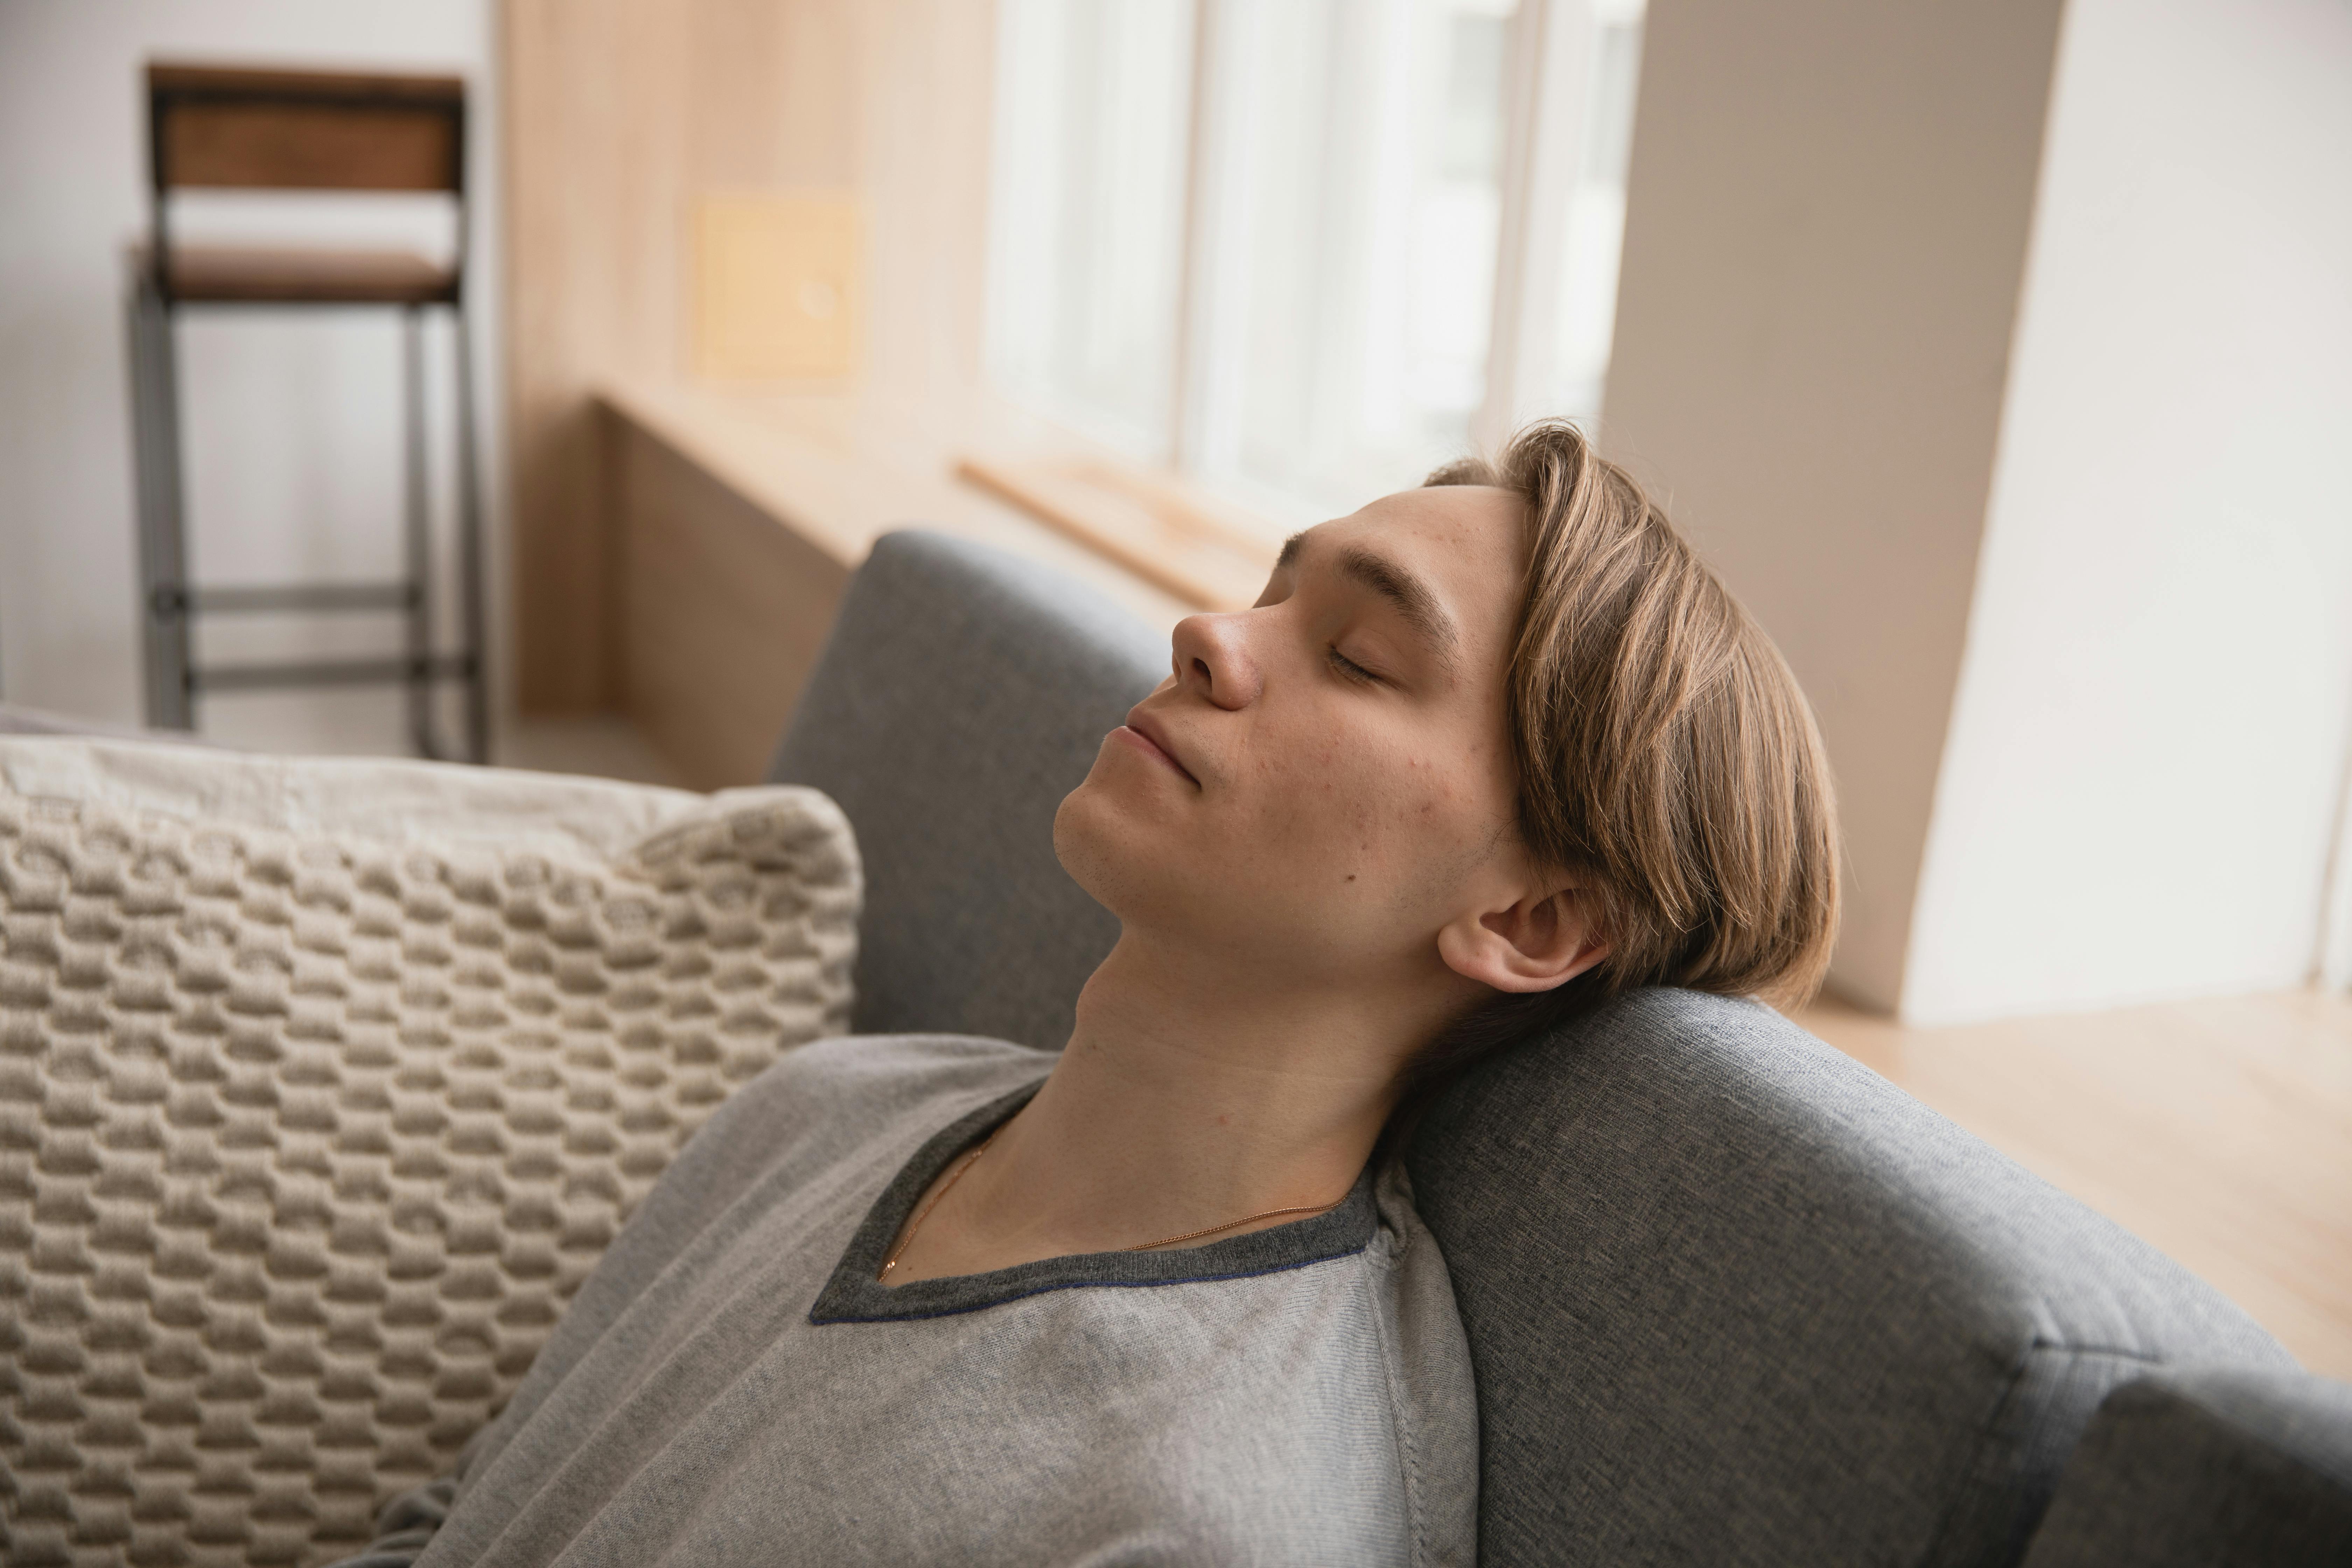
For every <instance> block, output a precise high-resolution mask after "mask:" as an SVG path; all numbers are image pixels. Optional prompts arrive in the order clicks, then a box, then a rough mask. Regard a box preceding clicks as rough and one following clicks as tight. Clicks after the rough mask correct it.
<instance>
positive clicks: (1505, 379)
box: [988, 0, 1612, 538]
mask: <svg viewBox="0 0 2352 1568" xmlns="http://www.w3.org/2000/svg"><path fill="white" fill-rule="evenodd" d="M1248 4H1250V0H1192V5H1191V10H1192V27H1191V40H1192V51H1191V58H1190V60H1189V61H1188V62H1187V65H1186V70H1187V72H1188V76H1189V91H1188V92H1187V93H1186V94H1185V95H1184V102H1185V104H1186V106H1187V107H1186V114H1187V116H1188V123H1187V125H1186V126H1185V127H1184V137H1183V141H1184V146H1185V168H1184V174H1183V189H1182V211H1181V219H1180V244H1181V258H1180V264H1179V267H1178V270H1177V279H1176V297H1175V301H1174V310H1175V321H1174V343H1173V349H1174V352H1173V353H1172V354H1171V365H1170V374H1171V376H1172V379H1173V385H1172V386H1171V388H1170V395H1169V397H1168V400H1167V403H1166V405H1165V406H1166V408H1167V426H1166V428H1165V429H1164V430H1163V431H1160V432H1158V433H1157V435H1158V437H1159V439H1158V440H1157V441H1156V442H1155V443H1154V445H1155V446H1156V447H1158V449H1159V450H1160V451H1162V452H1164V453H1165V454H1166V457H1165V458H1163V459H1161V460H1160V461H1158V462H1144V461H1142V460H1141V459H1138V458H1127V459H1126V460H1127V461H1129V462H1132V463H1135V464H1136V465H1137V466H1138V467H1140V468H1148V469H1150V470H1152V471H1154V472H1159V473H1162V474H1167V475H1171V476H1172V477H1173V478H1175V479H1178V480H1179V481H1181V482H1182V483H1185V484H1188V485H1191V486H1194V487H1198V488H1199V489H1202V490H1204V491H1207V492H1210V493H1213V494H1215V495H1218V496H1221V497H1223V498H1224V499H1226V500H1230V501H1233V502H1234V503H1237V504H1238V505H1240V506H1241V507H1243V508H1244V509H1246V511H1247V512H1248V513H1252V514H1255V515H1256V516H1258V517H1259V518H1260V519H1262V520H1263V521H1264V522H1265V524H1266V526H1267V528H1268V529H1269V530H1270V532H1269V534H1268V537H1269V538H1272V537H1276V536H1278V533H1279V532H1280V531H1286V530H1287V529H1288V528H1289V527H1292V526H1295V525H1296V524H1297V522H1298V521H1301V520H1302V519H1305V518H1306V517H1307V513H1308V512H1310V511H1312V510H1314V509H1313V507H1312V505H1311V503H1308V502H1307V501H1304V500H1301V499H1300V498H1298V497H1297V496H1293V495H1290V494H1288V493H1287V492H1285V491H1281V490H1279V489H1274V488H1272V487H1269V486H1266V485H1265V484H1263V483H1260V482H1255V481H1252V480H1251V479H1248V478H1247V477H1246V476H1245V475H1244V471H1243V468H1242V465H1241V463H1240V461H1239V460H1238V459H1239V428H1238V415H1239V410H1240V406H1241V398H1240V396H1239V395H1238V392H1237V390H1236V388H1237V377H1238V376H1239V374H1240V373H1241V364H1242V360H1243V342H1244V336H1243V334H1244V331H1245V321H1244V315H1243V312H1242V311H1240V310H1237V309H1233V308H1230V305H1229V301H1231V300H1235V299H1237V298H1239V297H1240V290H1241V289H1242V288H1243V287H1244V282H1243V279H1242V277H1241V275H1240V274H1241V268H1242V267H1243V266H1244V259H1243V258H1244V247H1241V246H1238V245H1235V244H1232V243H1228V242H1227V241H1228V239H1229V237H1230V235H1231V233H1232V231H1233V226H1234V222H1235V219H1234V213H1235V211H1236V210H1238V209H1240V208H1241V207H1242V206H1243V205H1244V204H1245V202H1246V200H1247V195H1248V191H1247V185H1246V182H1245V181H1244V179H1242V178H1241V177H1240V176H1239V175H1238V174H1236V170H1237V168H1238V166H1239V163H1240V159H1239V157H1238V149H1236V148H1235V147H1234V146H1232V145H1231V144H1230V140H1229V139H1230V138H1231V136H1232V135H1233V134H1234V121H1235V120H1236V118H1237V116H1236V115H1235V114H1234V112H1233V111H1232V110H1231V103H1232V100H1233V99H1234V96H1236V95H1237V94H1238V93H1239V92H1240V91H1242V90H1245V89H1244V87H1243V86H1242V85H1241V84H1238V83H1236V82H1234V81H1232V80H1230V79H1226V77H1225V75H1224V73H1226V72H1228V71H1230V70H1232V69H1233V68H1234V66H1233V62H1232V61H1231V60H1229V58H1227V52H1226V51H1223V50H1221V48H1220V47H1219V46H1220V43H1221V41H1222V40H1223V38H1224V37H1225V36H1226V34H1227V32H1228V30H1229V29H1231V28H1233V27H1234V26H1237V25H1239V17H1238V13H1239V11H1240V9H1241V7H1243V6H1245V5H1248ZM1611 8H1612V7H1608V6H1607V5H1606V4H1605V0H1603V4H1601V5H1596V4H1595V0H1519V4H1518V5H1517V8H1516V10H1515V11H1514V12H1513V14H1512V16H1511V17H1510V20H1509V23H1508V27H1509V33H1508V53H1507V62H1506V68H1505V73H1504V81H1503V101H1502V105H1501V109H1502V120H1503V144H1502V161H1501V169H1500V171H1499V182H1498V183H1499V190H1498V196H1499V214H1498V222H1497V233H1496V262H1495V278H1494V289H1493V303H1492V307H1491V310H1490V318H1489V321H1488V326H1487V342H1486V366H1485V370H1484V373H1483V379H1484V390H1483V395H1482V396H1481V397H1480V399H1479V400H1478V402H1477V404H1476V405H1475V410H1474V412H1473V414H1472V417H1471V426H1470V437H1471V441H1472V443H1473V445H1474V446H1475V447H1480V448H1482V449H1488V450H1491V449H1493V448H1495V447H1498V446H1500V445H1501V443H1502V442H1503V441H1504V440H1505V439H1506V438H1507V437H1508V436H1509V434H1510V432H1511V431H1512V430H1514V429H1516V428H1517V426H1518V425H1519V424H1521V423H1523V422H1524V421H1525V420H1527V419H1528V418H1531V417H1533V416H1536V415H1538V414H1539V413H1542V412H1546V411H1547V409H1546V405H1547V404H1548V403H1549V400H1550V398H1551V395H1552V393H1553V389H1554V386H1555V375H1554V373H1555V369H1556V353H1555V351H1556V339H1557V335H1558V334H1557V331H1556V326H1557V319H1558V312H1559V299H1560V295H1561V292H1562V286H1563V268H1564V267H1565V265H1566V260H1567V250H1568V228H1569V221H1570V206H1571V205H1572V202H1573V198H1574V196H1575V194H1576V192H1577V189H1578V186H1579V171H1580V168H1581V166H1582V163H1583V157H1584V152H1585V149H1584V145H1583V143H1584V140H1585V138H1586V136H1587V134H1588V133H1589V131H1590V129H1591V127H1590V120H1591V113H1590V110H1591V103H1590V99H1591V87H1592V80H1593V71H1594V66H1595V61H1594V55H1595V52H1596V47H1597V44H1598V41H1599V37H1600V33H1601V27H1602V26H1604V25H1605V23H1604V21H1603V19H1602V18H1601V16H1600V15H1598V13H1600V12H1601V11H1602V10H1604V9H1611ZM1241 68H1244V69H1246V68H1247V66H1246V64H1245V63H1244V65H1243V66H1242V67H1241ZM992 177H993V176H992ZM991 253H992V257H993V254H994V247H993V245H992V247H991ZM988 330H989V331H994V330H995V322H994V321H993V320H992V321H991V322H990V323H989V329H988ZM990 357H991V358H993V357H994V356H993V355H991V356H990ZM990 379H991V382H992V386H991V390H992V392H993V393H994V394H996V395H1000V396H1002V397H1004V398H1005V399H1007V400H1008V401H1010V402H1012V403H1013V404H1015V405H1022V406H1024V407H1025V408H1027V409H1028V410H1029V411H1031V412H1032V413H1033V414H1034V416H1038V417H1042V418H1044V419H1046V420H1048V421H1049V422H1051V423H1054V424H1056V425H1060V426H1065V427H1066V428H1068V429H1070V431H1071V433H1072V434H1073V435H1076V436H1078V437H1080V438H1081V439H1087V440H1088V442H1089V444H1090V445H1091V444H1096V443H1095V441H1094V439H1093V438H1092V437H1087V436H1086V435H1085V422H1084V421H1083V420H1078V419H1074V418H1072V417H1071V416H1070V415H1071V411H1070V410H1068V409H1066V408H1064V407H1061V406H1059V405H1062V404H1064V403H1066V398H1061V397H1054V398H1051V399H1047V398H1044V397H1041V396H1038V395H1034V394H1032V393H1030V392H1029V391H1027V390H1026V389H1022V388H1015V387H1013V386H1009V385H1005V384H1003V383H1001V382H998V381H996V379H995V377H994V376H993V375H991V377H990ZM1574 412H1579V413H1581V414H1583V415H1584V416H1585V417H1586V418H1587V419H1589V420H1592V421H1594V422H1596V423H1597V419H1598V414H1599V410H1598V409H1592V410H1579V411H1574Z"/></svg>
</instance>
